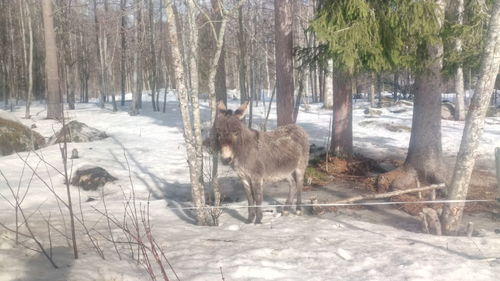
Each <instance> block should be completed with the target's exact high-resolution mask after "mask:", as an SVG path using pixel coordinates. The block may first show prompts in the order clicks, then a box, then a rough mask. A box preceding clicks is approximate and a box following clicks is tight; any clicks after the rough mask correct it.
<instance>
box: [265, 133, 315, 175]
mask: <svg viewBox="0 0 500 281" xmlns="http://www.w3.org/2000/svg"><path fill="white" fill-rule="evenodd" d="M258 142H259V145H258V147H259V149H258V152H257V153H256V157H257V158H258V159H257V160H258V162H260V163H261V164H262V165H263V172H264V173H263V175H262V176H263V178H264V180H265V181H277V180H282V179H287V178H288V177H289V176H290V175H291V174H292V173H294V172H296V170H297V169H299V170H300V171H299V172H302V173H303V172H304V171H305V169H306V167H307V163H308V161H309V138H308V136H307V133H306V132H305V131H304V129H302V127H300V126H297V125H295V124H290V125H286V126H282V127H278V128H277V129H276V130H274V131H269V132H260V133H259V138H258Z"/></svg>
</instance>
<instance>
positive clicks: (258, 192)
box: [252, 179, 264, 224]
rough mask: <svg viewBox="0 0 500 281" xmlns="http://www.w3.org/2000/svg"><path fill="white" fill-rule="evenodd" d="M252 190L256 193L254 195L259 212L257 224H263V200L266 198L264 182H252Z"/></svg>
mask: <svg viewBox="0 0 500 281" xmlns="http://www.w3.org/2000/svg"><path fill="white" fill-rule="evenodd" d="M252 190H253V192H254V193H253V195H254V198H255V207H256V208H255V209H256V210H255V211H256V212H257V214H256V218H255V223H256V224H257V223H262V200H263V198H264V190H263V180H262V179H255V180H252Z"/></svg>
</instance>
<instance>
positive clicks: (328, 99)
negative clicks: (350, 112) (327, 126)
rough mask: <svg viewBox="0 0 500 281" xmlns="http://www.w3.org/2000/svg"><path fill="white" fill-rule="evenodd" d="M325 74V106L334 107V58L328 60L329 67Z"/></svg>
mask: <svg viewBox="0 0 500 281" xmlns="http://www.w3.org/2000/svg"><path fill="white" fill-rule="evenodd" d="M327 70H328V71H327V73H326V74H325V75H326V76H325V98H324V101H323V106H324V108H327V109H332V107H333V60H331V59H329V60H328V69H327Z"/></svg>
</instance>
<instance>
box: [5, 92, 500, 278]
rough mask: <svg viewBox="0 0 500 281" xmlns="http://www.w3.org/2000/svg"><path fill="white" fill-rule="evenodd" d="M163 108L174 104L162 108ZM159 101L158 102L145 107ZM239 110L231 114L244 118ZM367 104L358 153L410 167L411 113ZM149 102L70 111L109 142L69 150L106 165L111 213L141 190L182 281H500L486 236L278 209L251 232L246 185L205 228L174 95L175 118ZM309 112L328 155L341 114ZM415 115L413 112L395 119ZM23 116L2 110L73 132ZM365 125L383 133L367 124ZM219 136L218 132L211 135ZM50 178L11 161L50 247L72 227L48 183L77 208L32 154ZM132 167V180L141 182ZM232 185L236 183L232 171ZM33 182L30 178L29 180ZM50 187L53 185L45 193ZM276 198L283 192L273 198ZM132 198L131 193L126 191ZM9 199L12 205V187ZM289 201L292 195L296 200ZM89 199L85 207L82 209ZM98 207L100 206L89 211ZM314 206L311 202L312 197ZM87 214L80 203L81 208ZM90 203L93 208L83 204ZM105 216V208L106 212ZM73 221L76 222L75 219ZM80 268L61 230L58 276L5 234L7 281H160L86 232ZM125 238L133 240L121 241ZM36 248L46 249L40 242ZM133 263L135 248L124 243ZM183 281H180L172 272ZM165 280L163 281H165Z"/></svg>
mask: <svg viewBox="0 0 500 281" xmlns="http://www.w3.org/2000/svg"><path fill="white" fill-rule="evenodd" d="M161 98H163V97H161ZM145 100H147V98H146V99H145ZM238 104H239V101H237V100H231V101H230V105H229V107H236V106H237V105H238ZM366 106H367V104H366V103H365V102H357V103H355V105H354V122H353V125H354V145H355V149H356V152H358V153H362V154H364V155H366V156H368V157H372V158H376V159H386V158H391V157H393V158H394V157H395V158H401V157H403V156H404V155H405V153H406V149H407V146H408V143H409V138H410V132H409V131H406V130H404V129H403V130H401V131H398V132H393V131H389V130H387V129H386V125H387V124H390V125H394V126H400V127H408V128H409V127H411V116H412V112H411V110H410V109H411V107H408V106H406V105H403V104H400V105H398V106H397V107H393V108H388V109H387V108H386V109H382V115H381V116H380V117H373V118H367V117H365V114H364V113H363V109H364V108H365V107H366ZM150 107H151V106H150V104H149V103H147V102H146V103H145V104H144V105H143V110H142V112H141V115H139V116H134V117H131V116H129V115H128V113H127V112H126V111H127V108H126V107H125V108H122V110H121V111H119V112H112V111H111V110H110V109H109V108H106V109H100V108H98V107H97V106H96V105H95V104H78V105H77V109H76V110H74V111H66V113H67V114H68V117H69V119H71V120H78V121H80V122H83V123H85V124H87V125H89V126H92V127H94V128H96V129H99V130H102V131H105V132H106V133H107V134H108V136H109V138H107V139H104V140H101V141H96V142H92V143H70V144H68V149H69V151H71V150H72V149H73V148H76V149H78V151H79V155H80V158H79V159H74V160H73V161H72V162H71V163H69V164H70V169H71V170H72V171H75V170H76V169H77V168H78V167H81V166H84V165H98V166H101V167H103V168H105V169H106V170H107V171H108V172H109V173H110V174H111V175H113V176H115V177H117V178H118V180H117V181H115V182H113V183H108V184H107V185H106V186H105V187H104V189H103V193H104V195H105V200H106V204H107V208H108V211H109V212H110V213H111V214H113V215H114V216H116V217H121V216H122V215H123V209H124V207H123V206H124V202H125V201H126V198H124V195H123V192H125V194H130V192H131V183H130V181H132V183H133V186H134V190H135V194H136V199H137V202H139V203H138V204H142V205H141V206H145V204H146V200H148V197H149V196H150V200H151V202H150V218H151V224H152V231H153V234H154V235H155V238H156V239H157V241H158V243H159V244H160V246H161V247H162V248H163V249H164V251H165V254H166V256H167V257H168V259H169V261H170V263H171V264H172V266H173V268H174V269H175V272H176V273H177V274H178V275H179V279H180V280H414V281H417V280H497V278H498V276H500V260H499V258H500V238H499V235H498V234H495V233H494V232H491V231H486V232H484V233H483V236H482V237H472V238H467V237H438V236H432V235H427V234H421V233H414V232H408V231H405V230H401V229H396V228H393V227H390V226H387V225H382V224H376V223H370V222H366V221H361V220H357V219H356V218H354V217H352V216H348V215H344V214H334V213H329V214H325V215H323V216H310V215H302V216H295V215H289V216H281V215H280V214H279V213H276V210H274V209H273V208H271V207H265V209H264V210H265V212H264V218H263V224H261V225H247V224H244V223H243V221H244V220H245V218H246V215H247V209H246V200H244V196H243V192H242V190H239V185H237V184H226V185H225V186H223V193H224V194H225V195H227V196H230V197H231V198H232V199H234V202H233V203H228V206H229V207H230V208H228V209H227V210H225V211H224V212H223V214H222V215H221V217H220V226H219V227H200V226H196V225H194V224H193V219H192V216H190V213H189V211H188V210H186V209H184V207H189V206H191V205H190V202H189V201H190V194H191V191H190V186H189V175H188V166H187V163H186V160H185V159H186V156H185V147H184V141H183V137H182V122H181V121H180V117H179V115H180V114H179V109H178V105H177V102H176V99H175V97H174V96H173V95H171V94H169V95H168V100H167V113H166V114H163V113H156V112H151V110H150ZM307 107H308V109H307V110H306V106H303V107H302V108H301V112H300V114H299V120H298V123H299V124H300V125H302V126H303V127H304V128H305V129H306V131H307V132H308V133H309V134H310V137H311V142H312V143H315V144H317V145H319V146H325V145H326V144H328V135H329V126H330V118H331V117H330V116H331V112H330V111H329V110H323V109H321V105H320V104H310V105H308V106H307ZM401 108H407V109H409V110H408V111H406V112H402V113H393V112H391V111H394V110H395V109H401ZM22 109H23V108H21V107H18V108H16V111H15V116H17V117H13V115H11V114H10V113H7V112H5V111H1V110H0V116H5V115H9V116H11V117H9V118H17V120H20V122H22V123H24V124H25V125H28V126H30V125H31V124H33V123H35V124H36V125H37V126H36V129H35V130H36V131H38V132H39V133H41V134H42V135H43V136H45V137H50V136H51V135H52V134H53V132H54V131H57V130H59V129H60V127H61V124H58V123H57V122H55V121H53V120H45V119H44V116H45V112H44V107H43V105H34V106H33V108H32V112H34V113H38V114H34V116H33V117H32V119H28V120H26V119H21V117H22V116H23V115H24V113H23V112H24V111H23V110H22ZM264 113H265V111H264V108H263V107H262V104H260V105H259V106H257V107H255V108H254V114H255V115H256V116H255V121H254V124H255V126H254V127H255V128H258V126H259V124H261V123H262V120H263V116H264ZM202 116H203V118H204V120H207V119H208V117H209V115H208V106H207V104H202ZM363 121H373V123H369V124H366V123H365V124H364V125H360V123H361V124H363V123H362V122H363ZM207 125H208V124H207ZM275 126H276V115H275V110H272V111H271V115H270V122H269V124H268V127H270V128H272V127H275ZM462 129H463V122H456V121H447V120H443V122H442V131H443V151H444V154H445V157H447V158H449V159H453V157H454V155H455V154H456V152H457V151H458V146H459V144H460V137H461V133H462ZM499 136H500V118H488V119H487V122H486V125H485V133H484V135H483V137H482V140H481V144H480V146H479V154H478V159H479V162H480V163H483V164H484V165H486V166H488V167H492V165H493V157H494V156H493V149H494V147H497V146H500V138H499ZM37 154H38V155H39V156H40V157H43V159H45V160H46V161H47V162H48V163H50V164H51V165H53V166H54V167H55V168H57V169H58V170H59V171H62V170H63V166H62V163H61V160H60V159H61V156H60V151H59V147H58V146H57V145H52V146H49V147H46V148H43V149H41V150H38V151H37ZM20 157H23V158H24V159H26V158H27V162H28V163H29V164H30V165H31V166H32V167H33V168H35V167H36V171H37V173H38V174H39V176H40V177H41V179H43V180H44V181H42V180H41V179H40V178H37V177H34V178H33V179H31V174H32V173H31V172H30V168H29V167H25V166H24V165H23V162H22V160H21V159H20V158H19V157H18V156H17V155H9V156H4V157H1V158H0V171H2V173H3V174H4V175H5V177H6V178H7V179H8V180H9V183H10V185H11V186H12V187H13V188H14V189H16V188H17V187H18V186H19V188H20V191H21V193H23V192H24V191H25V190H26V188H27V186H30V188H29V190H28V194H27V196H26V198H25V200H24V201H23V202H22V207H23V209H24V210H25V212H26V213H27V214H29V215H30V219H29V222H30V226H31V227H32V228H33V230H34V232H35V233H36V235H37V236H38V237H39V238H40V240H42V241H43V243H44V246H45V247H48V231H47V224H46V222H45V221H44V219H43V217H42V214H43V216H44V217H45V218H47V217H48V215H49V213H50V215H51V222H52V223H53V224H54V226H55V227H57V228H58V229H59V230H61V231H64V230H63V228H62V225H63V223H62V219H61V215H60V214H59V209H58V207H57V203H56V201H55V199H54V196H53V195H52V194H51V193H50V192H49V191H48V189H47V187H46V185H45V184H47V185H49V186H52V185H53V186H54V188H55V190H56V192H57V194H59V195H60V196H61V197H62V198H66V197H65V196H66V193H65V192H66V191H65V188H64V181H63V177H62V176H61V175H59V174H58V173H57V171H56V170H55V169H54V168H52V167H50V166H49V165H45V164H44V163H43V162H40V160H39V157H38V156H36V155H34V153H28V152H24V153H20ZM129 167H130V171H131V173H130V177H131V179H129V172H128V170H129ZM221 174H222V176H225V177H231V176H234V174H232V172H231V171H230V170H227V169H225V170H222V171H221ZM21 175H22V176H21ZM44 182H45V183H44ZM273 188H274V187H273ZM271 189H272V188H268V190H267V192H266V190H264V194H265V195H266V198H265V201H266V202H265V205H270V204H274V203H276V202H281V203H283V202H284V200H285V199H284V196H283V197H273V196H271V197H270V196H269V194H271V193H272V192H271ZM122 190H123V192H122ZM71 191H72V192H73V193H72V196H73V199H74V201H76V202H77V203H75V204H76V206H75V208H76V210H75V212H76V213H77V214H78V215H80V210H81V212H82V213H83V214H84V216H85V220H86V223H87V225H90V226H92V228H93V229H94V230H95V231H99V232H100V233H103V234H105V235H107V233H108V232H107V224H106V220H105V219H104V218H103V217H102V216H101V215H100V214H99V213H98V212H97V211H95V209H98V210H103V204H102V193H101V192H100V191H93V192H83V191H82V192H81V194H80V195H79V194H78V191H77V189H76V188H74V187H72V189H71ZM0 193H1V194H2V196H5V197H6V198H8V199H10V200H11V199H12V196H11V194H10V191H9V189H8V187H7V184H6V182H5V181H4V180H3V178H0ZM284 193H285V192H283V194H284ZM79 197H80V200H79ZM88 198H93V199H96V200H93V201H89V202H86V201H87V199H88ZM303 198H305V200H307V198H309V196H308V193H307V192H305V194H304V195H303ZM0 200H2V203H0V222H2V223H4V224H6V225H8V226H9V227H14V225H15V224H14V211H13V208H12V207H11V206H10V205H9V204H8V203H6V202H5V201H4V200H3V199H0ZM79 201H80V202H81V203H78V202H79ZM80 204H81V209H80V207H79V205H80ZM94 208H95V209H94ZM66 222H67V216H66ZM77 231H78V234H77V236H78V244H79V247H80V258H79V259H78V260H74V259H73V258H72V251H71V250H70V248H69V247H68V243H67V242H66V240H65V239H64V238H63V237H62V236H61V235H60V234H59V233H57V232H56V231H54V230H53V231H52V232H51V235H52V240H53V241H52V243H53V255H54V257H55V262H56V263H57V264H58V265H59V267H60V268H59V269H57V270H55V269H52V268H51V266H50V264H49V263H48V262H47V260H46V259H45V258H44V257H43V256H42V255H40V254H38V253H35V252H33V251H31V250H28V249H25V248H23V247H21V246H15V245H14V243H13V241H12V239H14V236H13V234H12V233H10V232H8V231H6V230H4V229H3V228H1V227H0V280H2V281H3V280H149V277H148V274H147V272H146V271H145V269H144V268H143V267H141V266H140V265H137V263H136V262H134V261H133V260H132V259H131V258H130V257H129V256H128V255H126V254H124V255H123V259H122V260H119V259H118V257H117V256H116V255H115V253H114V249H113V246H112V244H111V243H109V242H107V241H105V240H104V239H102V237H101V236H100V235H98V234H96V233H97V232H95V233H94V234H95V236H96V237H97V238H99V239H100V245H101V246H102V247H103V250H104V254H105V258H106V259H105V260H102V259H101V258H100V257H99V256H98V255H97V254H96V252H95V250H94V249H93V248H92V245H91V244H90V242H89V240H88V239H87V237H86V236H85V235H84V233H83V230H82V229H81V227H78V229H77ZM113 233H114V234H115V236H116V237H119V238H120V235H121V232H120V231H118V230H116V231H114V232H113ZM29 245H30V246H31V247H36V246H35V245H34V244H32V243H29ZM119 248H120V249H122V250H123V253H128V251H127V247H126V246H125V245H122V244H120V245H119ZM167 274H168V275H169V278H170V279H171V280H176V278H175V276H174V275H173V272H172V271H171V270H170V269H168V271H167ZM158 277H159V279H161V278H160V276H158Z"/></svg>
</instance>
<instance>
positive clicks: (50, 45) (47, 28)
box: [42, 0, 63, 119]
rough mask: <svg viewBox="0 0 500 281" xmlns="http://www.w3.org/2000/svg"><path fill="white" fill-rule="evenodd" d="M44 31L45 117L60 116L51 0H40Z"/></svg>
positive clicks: (59, 92)
mask: <svg viewBox="0 0 500 281" xmlns="http://www.w3.org/2000/svg"><path fill="white" fill-rule="evenodd" d="M42 14H43V26H44V32H45V72H46V74H47V119H60V118H62V111H63V103H62V97H61V91H60V89H59V71H58V65H57V45H56V33H55V30H54V17H53V13H52V3H51V0H43V1H42Z"/></svg>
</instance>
